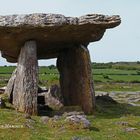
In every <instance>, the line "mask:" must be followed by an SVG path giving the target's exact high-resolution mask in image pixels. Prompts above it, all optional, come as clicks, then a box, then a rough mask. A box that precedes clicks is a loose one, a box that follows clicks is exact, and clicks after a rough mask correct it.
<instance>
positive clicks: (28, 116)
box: [24, 114, 32, 119]
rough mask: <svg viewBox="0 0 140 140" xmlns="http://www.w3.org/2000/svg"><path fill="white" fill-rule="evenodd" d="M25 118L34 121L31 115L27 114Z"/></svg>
mask: <svg viewBox="0 0 140 140" xmlns="http://www.w3.org/2000/svg"><path fill="white" fill-rule="evenodd" d="M24 118H25V119H32V118H31V115H30V114H25V115H24Z"/></svg>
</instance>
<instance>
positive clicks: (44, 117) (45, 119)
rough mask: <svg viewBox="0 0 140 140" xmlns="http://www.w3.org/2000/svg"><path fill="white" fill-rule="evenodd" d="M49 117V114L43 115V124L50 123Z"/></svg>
mask: <svg viewBox="0 0 140 140" xmlns="http://www.w3.org/2000/svg"><path fill="white" fill-rule="evenodd" d="M49 119H50V118H49V117H48V116H43V117H41V122H42V123H43V124H47V123H48V121H49Z"/></svg>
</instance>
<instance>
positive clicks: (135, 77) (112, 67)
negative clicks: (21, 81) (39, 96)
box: [0, 62, 140, 91]
mask: <svg viewBox="0 0 140 140" xmlns="http://www.w3.org/2000/svg"><path fill="white" fill-rule="evenodd" d="M14 69H15V67H14V66H3V67H2V66H1V67H0V86H5V85H6V84H7V82H8V80H9V78H10V76H11V74H12V72H13V71H14ZM92 75H93V79H94V83H95V89H97V90H107V88H108V90H111V89H112V90H115V89H116V90H125V89H126V90H139V91H140V87H139V84H140V62H129V63H128V62H121V63H92ZM55 83H56V84H59V72H58V70H57V68H56V67H55V66H53V65H51V66H49V67H46V66H42V67H40V68H39V84H40V85H42V86H47V87H48V86H50V85H51V84H55ZM119 83H120V84H119ZM121 83H123V84H125V86H126V87H129V88H128V89H127V88H124V89H123V88H122V89H120V87H121ZM99 85H102V86H101V87H104V88H100V89H99V88H98V87H99ZM132 85H133V86H132ZM111 86H112V87H111ZM114 87H115V89H114Z"/></svg>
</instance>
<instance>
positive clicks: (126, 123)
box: [116, 121, 129, 126]
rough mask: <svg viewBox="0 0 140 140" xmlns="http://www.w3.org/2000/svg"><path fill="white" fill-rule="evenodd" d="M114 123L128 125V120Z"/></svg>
mask: <svg viewBox="0 0 140 140" xmlns="http://www.w3.org/2000/svg"><path fill="white" fill-rule="evenodd" d="M116 124H118V125H122V126H128V125H129V123H128V122H124V121H121V122H116Z"/></svg>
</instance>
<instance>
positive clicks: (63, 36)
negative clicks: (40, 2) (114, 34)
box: [0, 14, 121, 62]
mask: <svg viewBox="0 0 140 140" xmlns="http://www.w3.org/2000/svg"><path fill="white" fill-rule="evenodd" d="M120 23H121V20H120V17H119V16H117V15H116V16H105V15H99V14H88V15H85V16H81V17H79V18H78V17H65V16H64V15H60V14H28V15H7V16H0V50H1V52H2V56H3V57H4V58H6V59H7V61H9V62H17V58H18V55H19V52H20V48H21V47H22V46H23V45H24V43H25V42H26V41H27V40H36V42H37V46H38V50H37V52H38V54H37V55H38V59H47V58H55V57H57V56H58V54H59V53H60V52H61V51H62V50H63V49H65V48H68V47H73V46H74V45H73V44H84V45H85V44H86V45H87V44H88V43H90V42H94V41H98V40H100V39H101V38H102V36H103V34H104V32H105V30H106V29H109V28H114V27H116V26H118V25H119V24H120Z"/></svg>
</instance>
